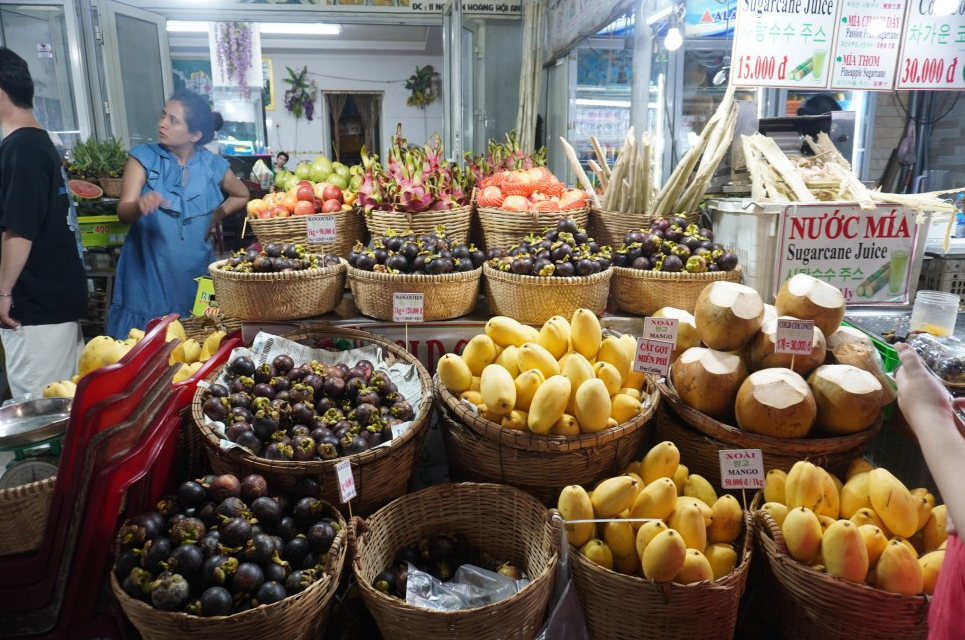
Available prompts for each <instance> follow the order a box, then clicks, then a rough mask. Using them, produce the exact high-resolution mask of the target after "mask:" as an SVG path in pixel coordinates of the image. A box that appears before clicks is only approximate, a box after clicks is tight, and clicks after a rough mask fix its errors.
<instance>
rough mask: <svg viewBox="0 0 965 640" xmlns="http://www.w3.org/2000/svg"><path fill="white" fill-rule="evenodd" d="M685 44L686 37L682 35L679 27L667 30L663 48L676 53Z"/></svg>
mask: <svg viewBox="0 0 965 640" xmlns="http://www.w3.org/2000/svg"><path fill="white" fill-rule="evenodd" d="M683 43H684V37H683V35H681V33H680V28H679V27H670V28H669V29H668V30H667V37H666V38H664V39H663V46H664V47H666V48H667V51H676V50H677V49H679V48H680V45H682V44H683Z"/></svg>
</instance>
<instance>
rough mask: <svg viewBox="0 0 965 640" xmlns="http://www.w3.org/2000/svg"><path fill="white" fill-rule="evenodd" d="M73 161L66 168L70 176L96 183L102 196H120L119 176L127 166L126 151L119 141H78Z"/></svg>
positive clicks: (91, 139) (92, 139)
mask: <svg viewBox="0 0 965 640" xmlns="http://www.w3.org/2000/svg"><path fill="white" fill-rule="evenodd" d="M73 156H74V161H73V162H72V163H71V165H70V167H69V168H68V171H69V173H70V174H71V175H72V176H76V177H77V178H79V179H82V180H87V181H89V182H93V181H95V180H96V181H97V182H99V183H100V185H101V188H102V189H103V190H104V195H106V196H110V197H113V198H116V197H117V196H119V195H121V176H122V175H123V173H124V166H125V165H126V164H127V151H125V150H124V147H122V146H121V143H120V141H119V140H115V139H113V138H111V139H110V140H103V141H101V140H95V139H94V138H90V139H88V140H87V141H86V142H85V141H80V142H78V143H77V144H75V145H74V149H73Z"/></svg>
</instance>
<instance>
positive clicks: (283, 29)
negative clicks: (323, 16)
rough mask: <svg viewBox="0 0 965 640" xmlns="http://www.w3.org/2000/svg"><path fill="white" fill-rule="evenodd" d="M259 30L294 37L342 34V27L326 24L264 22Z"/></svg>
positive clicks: (259, 26)
mask: <svg viewBox="0 0 965 640" xmlns="http://www.w3.org/2000/svg"><path fill="white" fill-rule="evenodd" d="M258 29H259V31H261V32H262V33H270V34H279V35H292V36H309V35H317V36H337V35H338V34H339V33H341V32H342V26H341V25H338V24H324V23H321V22H310V23H295V22H262V23H261V24H259V25H258Z"/></svg>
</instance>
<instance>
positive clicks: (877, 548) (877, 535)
mask: <svg viewBox="0 0 965 640" xmlns="http://www.w3.org/2000/svg"><path fill="white" fill-rule="evenodd" d="M858 533H860V534H861V539H862V540H863V541H864V546H865V549H867V550H868V569H869V570H871V569H874V568H875V565H877V564H878V559H879V558H880V557H881V552H882V551H884V550H885V547H887V546H888V538H886V537H885V534H884V533H882V532H881V529H880V528H879V527H876V526H875V525H873V524H862V525H860V526H858Z"/></svg>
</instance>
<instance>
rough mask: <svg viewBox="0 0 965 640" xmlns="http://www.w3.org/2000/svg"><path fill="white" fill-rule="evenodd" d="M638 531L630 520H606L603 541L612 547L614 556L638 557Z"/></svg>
mask: <svg viewBox="0 0 965 640" xmlns="http://www.w3.org/2000/svg"><path fill="white" fill-rule="evenodd" d="M636 539H637V532H636V531H635V530H634V529H633V527H632V526H630V523H629V522H606V523H604V524H603V541H604V542H605V543H606V546H608V547H610V551H611V552H612V553H613V557H614V558H616V557H618V556H631V557H636V555H637V548H636Z"/></svg>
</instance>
